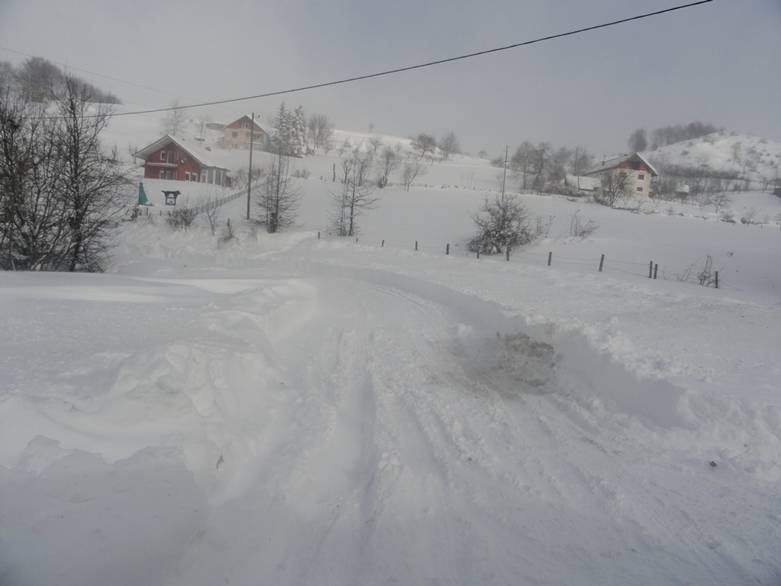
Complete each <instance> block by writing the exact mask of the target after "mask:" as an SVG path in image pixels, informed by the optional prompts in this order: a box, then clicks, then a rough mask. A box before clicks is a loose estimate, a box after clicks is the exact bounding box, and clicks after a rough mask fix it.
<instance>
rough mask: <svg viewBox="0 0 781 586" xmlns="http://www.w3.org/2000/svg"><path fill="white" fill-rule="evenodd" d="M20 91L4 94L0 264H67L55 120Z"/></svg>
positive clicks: (0, 101) (0, 110)
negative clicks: (43, 113) (25, 98)
mask: <svg viewBox="0 0 781 586" xmlns="http://www.w3.org/2000/svg"><path fill="white" fill-rule="evenodd" d="M41 112H42V110H41V109H40V108H37V107H33V106H31V105H30V104H29V103H28V102H26V100H24V99H23V98H22V97H21V96H20V95H18V94H16V93H12V92H10V91H6V92H3V93H0V268H1V269H4V270H9V269H23V270H57V269H61V268H63V267H62V265H63V264H64V262H62V256H63V254H62V251H63V249H64V248H65V246H66V237H67V223H66V222H65V221H64V202H63V198H62V197H60V194H59V191H58V189H57V182H58V181H59V178H60V176H61V175H62V161H61V160H60V158H59V156H58V155H59V153H58V149H57V141H56V135H55V130H56V122H55V121H54V120H52V119H51V118H48V119H47V118H41V117H40V114H41Z"/></svg>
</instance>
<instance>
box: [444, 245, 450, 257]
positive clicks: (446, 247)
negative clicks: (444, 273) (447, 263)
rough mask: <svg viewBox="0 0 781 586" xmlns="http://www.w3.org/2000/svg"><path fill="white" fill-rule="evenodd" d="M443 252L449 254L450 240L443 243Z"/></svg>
mask: <svg viewBox="0 0 781 586" xmlns="http://www.w3.org/2000/svg"><path fill="white" fill-rule="evenodd" d="M445 254H446V255H449V254H450V242H448V243H447V244H446V245H445Z"/></svg>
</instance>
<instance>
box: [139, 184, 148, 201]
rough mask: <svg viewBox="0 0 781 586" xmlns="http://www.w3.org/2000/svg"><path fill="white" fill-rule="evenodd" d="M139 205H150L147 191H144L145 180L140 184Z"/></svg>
mask: <svg viewBox="0 0 781 586" xmlns="http://www.w3.org/2000/svg"><path fill="white" fill-rule="evenodd" d="M138 205H140V206H148V205H149V200H148V199H147V197H146V192H145V191H144V182H143V181H141V182H139V184H138Z"/></svg>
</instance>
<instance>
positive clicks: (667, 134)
mask: <svg viewBox="0 0 781 586" xmlns="http://www.w3.org/2000/svg"><path fill="white" fill-rule="evenodd" d="M719 130H721V129H720V128H718V127H716V126H714V125H713V124H708V123H706V122H699V121H694V122H689V123H686V124H671V125H670V126H662V127H661V128H657V129H655V130H653V131H651V132H650V133H648V132H646V130H645V128H637V129H635V130H633V131H632V133H631V134H630V135H629V139H628V140H627V145H628V146H629V150H630V151H632V152H633V153H639V152H642V151H645V150H648V149H649V148H650V149H651V150H654V151H655V150H657V149H660V148H662V147H665V146H668V145H671V144H675V143H676V142H683V141H685V140H694V139H695V138H700V137H702V136H705V135H708V134H712V133H714V132H719Z"/></svg>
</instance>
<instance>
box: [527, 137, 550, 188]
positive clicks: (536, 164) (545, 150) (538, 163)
mask: <svg viewBox="0 0 781 586" xmlns="http://www.w3.org/2000/svg"><path fill="white" fill-rule="evenodd" d="M550 153H551V145H550V144H549V143H547V142H541V143H540V144H538V145H537V147H536V148H535V149H534V152H533V156H532V157H533V158H532V173H534V183H533V184H532V189H536V190H537V191H542V189H543V188H544V187H545V171H546V167H547V165H548V163H549V160H550Z"/></svg>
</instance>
